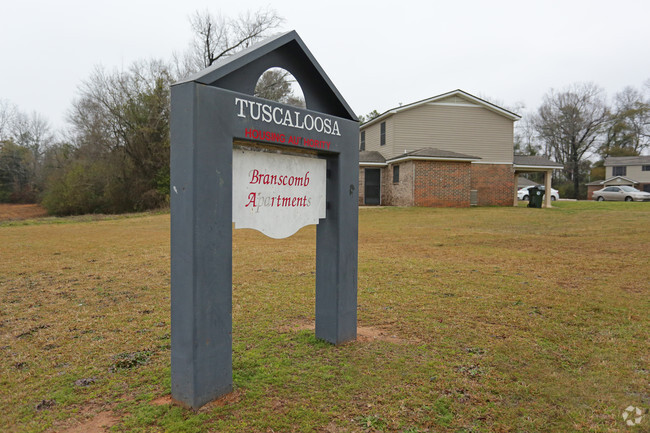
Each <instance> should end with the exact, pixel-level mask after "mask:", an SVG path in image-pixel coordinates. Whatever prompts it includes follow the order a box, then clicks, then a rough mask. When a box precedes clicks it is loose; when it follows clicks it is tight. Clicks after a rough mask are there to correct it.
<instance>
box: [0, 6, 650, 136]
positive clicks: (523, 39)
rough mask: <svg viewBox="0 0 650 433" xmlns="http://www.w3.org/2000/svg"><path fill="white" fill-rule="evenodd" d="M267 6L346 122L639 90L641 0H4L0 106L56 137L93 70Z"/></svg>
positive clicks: (646, 72)
mask: <svg viewBox="0 0 650 433" xmlns="http://www.w3.org/2000/svg"><path fill="white" fill-rule="evenodd" d="M267 6H271V7H273V8H274V9H275V10H276V11H277V12H278V14H279V15H281V16H283V17H284V18H285V19H286V22H285V25H284V28H283V29H282V30H292V29H294V30H296V31H297V32H298V34H299V35H300V36H301V38H302V39H303V41H304V42H305V44H306V45H307V47H309V49H310V50H311V52H312V54H313V55H314V56H315V57H316V59H317V60H318V62H319V63H320V64H321V66H322V67H323V69H324V70H325V72H326V73H327V74H328V75H329V77H330V79H331V80H332V81H333V83H334V85H335V86H336V87H337V88H338V90H339V91H340V92H341V94H342V95H343V97H344V98H345V99H346V100H347V102H348V103H349V104H350V106H351V107H352V109H353V110H354V111H355V112H356V113H357V114H366V113H368V112H370V111H371V110H373V109H377V110H378V111H379V112H383V111H385V110H388V109H390V108H393V107H395V106H398V105H399V104H400V103H404V104H406V103H409V102H413V101H416V100H420V99H424V98H428V97H431V96H435V95H438V94H441V93H445V92H448V91H451V90H454V89H458V88H459V89H462V90H465V91H467V92H469V93H472V94H474V95H476V96H482V97H489V98H492V99H493V100H497V101H499V102H501V103H503V104H505V105H506V106H508V107H512V106H514V105H515V104H517V103H523V104H524V105H525V107H526V110H529V111H532V110H535V109H536V108H537V107H538V106H539V104H540V103H541V101H542V97H543V95H544V94H546V93H547V92H548V91H549V90H550V89H551V88H555V89H556V90H562V89H564V88H566V87H567V86H569V85H570V84H572V83H577V82H594V83H596V84H598V85H600V86H601V87H603V88H604V90H605V91H606V92H607V95H608V96H609V97H610V98H611V97H613V96H614V94H615V93H616V92H618V91H620V90H622V89H623V88H624V87H625V86H633V87H636V88H639V89H640V88H641V87H642V86H643V83H644V82H645V81H646V80H648V79H650V25H649V23H648V19H649V17H650V1H648V0H617V1H607V2H605V1H601V0H589V1H583V0H579V1H578V0H561V1H554V0H543V1H538V0H527V1H521V0H520V1H502V0H492V1H478V0H469V1H463V0H455V1H452V0H449V1H444V2H443V1H439V0H433V1H432V0H429V1H410V0H401V1H391V2H384V1H381V0H375V1H351V0H348V1H338V0H330V1H321V2H312V1H305V0H300V1H293V0H275V1H273V2H267V1H254V0H238V1H229V2H218V1H200V0H181V1H167V0H156V1H150V0H129V1H124V0H112V1H105V2H97V1H89V0H82V1H76V0H57V1H52V0H2V2H1V3H0V41H1V42H0V44H1V45H0V47H1V50H0V56H1V57H0V59H1V60H0V99H4V100H8V101H10V102H12V103H14V104H16V105H17V106H18V107H19V108H20V109H21V110H22V111H24V112H32V111H37V112H39V113H41V114H43V115H44V116H45V117H46V118H47V119H48V120H49V121H50V122H51V124H52V125H53V126H54V127H57V128H60V127H64V126H66V121H65V119H66V112H67V111H68V109H69V107H70V104H71V101H72V99H73V98H74V96H75V92H76V89H77V87H78V86H79V84H80V83H81V82H82V80H85V79H87V78H88V76H89V75H90V73H91V71H92V69H93V67H94V66H95V65H103V66H105V67H106V68H108V69H109V70H110V69H114V68H126V67H128V66H129V65H130V64H131V63H132V62H134V61H136V60H139V59H150V58H161V59H165V60H166V59H169V58H171V55H172V53H173V52H182V51H184V50H186V49H187V47H188V44H189V41H190V39H191V30H190V26H189V22H188V17H189V16H190V15H191V14H192V13H193V12H194V11H196V10H205V9H208V10H210V11H212V12H214V13H217V12H221V13H223V14H224V15H228V16H236V15H238V14H239V13H241V12H243V11H245V10H247V9H250V10H255V9H259V8H264V7H267Z"/></svg>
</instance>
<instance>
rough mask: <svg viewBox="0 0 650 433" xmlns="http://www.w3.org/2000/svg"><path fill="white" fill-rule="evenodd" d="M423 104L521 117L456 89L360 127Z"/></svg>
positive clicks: (400, 108) (402, 108) (393, 111)
mask: <svg viewBox="0 0 650 433" xmlns="http://www.w3.org/2000/svg"><path fill="white" fill-rule="evenodd" d="M425 104H432V105H458V106H474V107H482V108H485V109H488V110H490V111H493V112H495V113H497V114H499V115H501V116H504V117H506V118H508V119H510V120H512V121H513V122H514V121H517V120H519V119H521V116H519V115H518V114H515V113H513V112H511V111H508V110H506V109H505V108H501V107H499V106H498V105H495V104H492V103H491V102H488V101H485V100H483V99H481V98H478V97H476V96H474V95H471V94H469V93H467V92H465V91H463V90H460V89H456V90H453V91H451V92H447V93H443V94H441V95H437V96H433V97H431V98H427V99H422V100H420V101H416V102H412V103H410V104H406V105H402V106H399V107H395V108H392V109H390V110H388V111H385V112H383V113H382V114H380V115H379V116H377V117H375V118H374V119H372V120H370V121H368V122H366V123H364V124H363V125H362V127H366V126H370V125H372V124H374V123H377V122H379V121H382V120H385V119H386V118H387V117H390V116H392V115H394V114H397V113H400V112H403V111H406V110H411V109H413V108H417V107H420V106H422V105H425Z"/></svg>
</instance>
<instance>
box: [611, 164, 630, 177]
mask: <svg viewBox="0 0 650 433" xmlns="http://www.w3.org/2000/svg"><path fill="white" fill-rule="evenodd" d="M626 174H627V167H625V166H624V165H622V166H618V167H612V176H625V175H626Z"/></svg>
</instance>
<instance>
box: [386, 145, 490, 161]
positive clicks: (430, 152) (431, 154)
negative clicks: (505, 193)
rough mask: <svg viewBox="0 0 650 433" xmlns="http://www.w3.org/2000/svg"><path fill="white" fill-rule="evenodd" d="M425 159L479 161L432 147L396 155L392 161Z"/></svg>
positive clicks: (476, 157) (470, 156) (472, 157)
mask: <svg viewBox="0 0 650 433" xmlns="http://www.w3.org/2000/svg"><path fill="white" fill-rule="evenodd" d="M409 156H410V157H425V158H454V159H481V158H479V157H478V156H472V155H466V154H464V153H458V152H452V151H449V150H440V149H434V148H433V147H425V148H423V149H418V150H414V151H412V152H407V153H405V154H403V155H397V156H395V157H394V158H392V159H397V158H404V157H409Z"/></svg>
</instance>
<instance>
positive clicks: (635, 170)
mask: <svg viewBox="0 0 650 433" xmlns="http://www.w3.org/2000/svg"><path fill="white" fill-rule="evenodd" d="M649 165H650V164H649ZM626 167H627V168H626V171H625V176H623V177H627V178H628V179H632V180H635V181H637V182H643V183H646V182H650V171H643V167H642V166H640V165H628V166H626ZM613 173H614V168H613V167H605V179H609V178H610V177H612V176H614V174H613Z"/></svg>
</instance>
